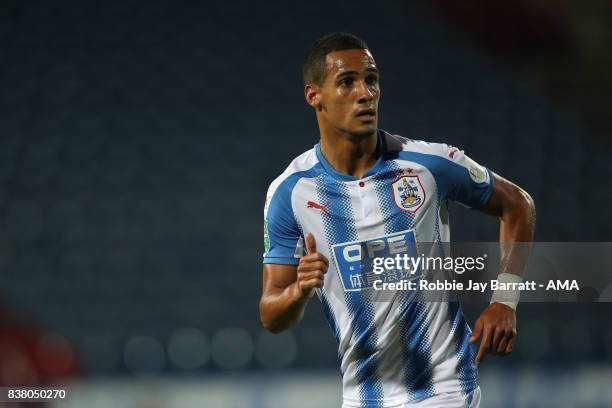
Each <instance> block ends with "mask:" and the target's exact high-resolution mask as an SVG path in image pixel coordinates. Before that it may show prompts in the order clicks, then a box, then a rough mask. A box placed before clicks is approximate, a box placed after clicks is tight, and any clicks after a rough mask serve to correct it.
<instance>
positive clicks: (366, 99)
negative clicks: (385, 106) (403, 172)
mask: <svg viewBox="0 0 612 408" xmlns="http://www.w3.org/2000/svg"><path fill="white" fill-rule="evenodd" d="M325 62H326V71H325V72H326V75H325V80H324V82H323V84H322V86H320V87H318V92H317V93H318V96H317V98H318V99H317V101H318V103H319V112H320V116H321V119H323V120H325V121H327V122H328V124H330V125H331V126H333V127H335V128H336V129H338V130H340V131H341V132H343V133H348V134H350V135H352V136H355V137H366V136H369V135H371V134H372V133H374V132H375V131H376V129H377V125H378V101H379V99H380V85H379V77H378V69H377V68H376V62H375V61H374V57H372V54H370V51H368V50H343V51H334V52H331V53H329V54H327V56H326V61H325Z"/></svg>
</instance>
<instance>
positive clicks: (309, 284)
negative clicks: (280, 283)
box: [295, 233, 329, 299]
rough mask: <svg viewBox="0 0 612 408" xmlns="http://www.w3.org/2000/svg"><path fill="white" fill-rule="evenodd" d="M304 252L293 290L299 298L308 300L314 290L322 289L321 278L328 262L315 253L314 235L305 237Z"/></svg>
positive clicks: (325, 271)
mask: <svg viewBox="0 0 612 408" xmlns="http://www.w3.org/2000/svg"><path fill="white" fill-rule="evenodd" d="M306 250H307V251H308V255H306V256H303V257H302V258H300V264H299V265H298V268H297V281H296V285H295V288H296V290H297V296H298V297H299V298H306V299H308V298H310V297H312V295H314V291H315V288H322V287H323V278H324V275H325V274H326V273H327V267H328V265H329V262H328V261H327V258H326V257H325V256H323V255H322V254H321V253H319V252H317V243H316V242H315V238H314V235H312V234H311V233H308V234H307V235H306Z"/></svg>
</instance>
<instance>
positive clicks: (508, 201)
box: [480, 172, 521, 216]
mask: <svg viewBox="0 0 612 408" xmlns="http://www.w3.org/2000/svg"><path fill="white" fill-rule="evenodd" d="M491 173H492V174H493V180H494V182H493V191H491V196H490V197H489V199H488V200H487V202H486V203H485V204H484V205H483V206H482V207H480V211H482V212H484V213H486V214H491V215H495V216H500V215H501V214H502V212H503V211H504V208H508V207H512V206H513V205H514V202H515V201H516V196H517V194H519V192H520V191H521V189H520V187H518V186H517V185H516V184H514V183H512V182H510V181H508V180H506V179H505V178H503V177H501V176H500V175H498V174H495V173H493V172H491Z"/></svg>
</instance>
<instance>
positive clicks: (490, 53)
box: [0, 0, 612, 408]
mask: <svg viewBox="0 0 612 408" xmlns="http://www.w3.org/2000/svg"><path fill="white" fill-rule="evenodd" d="M336 30H345V31H350V32H354V33H355V34H357V35H359V36H361V37H363V38H364V39H365V40H366V42H368V44H369V45H370V47H371V49H372V51H373V54H374V56H375V58H376V60H377V62H378V64H379V67H380V69H381V71H382V86H383V97H382V108H381V110H382V113H381V126H382V127H383V128H385V129H387V130H389V131H391V132H393V133H398V134H401V135H404V136H408V137H412V138H416V139H425V140H430V141H445V142H448V143H450V144H453V145H457V146H460V147H461V148H464V149H465V150H466V151H467V152H468V153H469V154H470V155H471V156H472V157H473V158H475V159H476V160H477V161H479V162H481V163H483V164H485V165H487V166H488V167H490V168H491V169H493V170H494V171H496V172H498V173H500V174H503V175H504V176H506V177H507V178H509V179H511V180H513V181H515V182H517V183H518V184H520V185H522V186H524V187H525V188H526V189H527V190H528V191H529V192H530V193H532V195H533V197H534V199H535V201H536V204H537V207H538V228H537V239H538V240H540V241H609V240H610V236H611V235H610V234H611V232H612V213H611V212H610V211H609V208H608V205H609V203H610V201H611V199H612V193H611V191H612V190H611V189H610V180H611V179H612V166H610V158H611V157H612V110H611V109H610V108H611V106H612V74H611V73H612V54H611V53H610V50H611V49H612V6H611V5H610V3H609V2H608V1H605V0H599V1H595V0H588V1H584V2H571V1H569V0H564V1H554V2H553V1H542V0H540V1H527V0H520V1H519V0H516V1H513V2H503V4H502V3H499V2H487V1H484V0H482V1H479V0H469V1H462V2H453V1H445V0H436V1H432V2H426V1H405V2H390V1H380V2H365V1H362V0H358V1H353V2H350V3H344V4H335V3H327V2H324V1H320V0H315V1H309V2H303V3H299V5H298V4H290V3H289V2H275V1H268V2H246V1H241V0H228V1H215V2H204V3H198V2H170V1H160V0H152V1H149V2H138V1H129V0H128V1H122V2H114V1H109V2H94V1H66V2H61V5H60V4H59V3H55V2H45V1H30V2H19V1H4V2H3V3H2V6H1V7H0V61H1V63H0V89H1V91H0V225H1V233H0V268H1V269H0V305H1V308H0V385H3V386H8V385H21V386H24V385H32V386H35V385H44V384H51V383H53V382H55V381H68V384H70V385H69V395H70V400H69V401H67V402H65V403H55V404H49V406H57V407H194V406H204V407H213V408H230V407H231V408H241V407H254V408H268V407H270V408H273V407H281V406H282V407H296V408H299V407H313V408H314V407H333V406H339V402H340V377H339V372H338V368H337V361H336V345H335V342H334V340H333V337H332V336H331V334H330V332H329V330H328V328H327V326H326V324H325V322H324V319H323V317H322V313H321V311H320V308H319V304H318V302H313V303H312V304H311V305H310V307H309V308H308V310H307V315H306V317H305V319H304V321H303V322H302V324H301V325H299V326H298V327H296V328H295V329H293V330H291V331H289V332H287V333H284V334H282V335H279V336H273V335H271V334H267V333H265V332H264V331H263V329H262V328H261V327H260V324H259V321H258V309H257V303H258V300H259V295H260V286H261V266H260V264H261V253H262V245H263V243H262V240H263V239H262V210H263V201H264V198H265V197H264V196H265V190H266V188H267V185H268V184H269V182H270V181H271V180H272V179H273V178H275V177H276V176H277V175H278V174H279V173H280V172H281V171H282V170H283V169H284V167H285V166H286V165H287V164H288V163H289V161H290V160H291V159H292V158H293V157H294V156H296V155H297V154H299V153H301V152H302V151H304V150H306V149H308V148H310V147H311V146H312V145H313V144H315V143H316V142H317V139H318V133H317V128H316V123H315V120H314V115H313V114H312V113H311V112H310V110H309V109H308V108H307V106H306V105H305V103H304V102H303V96H302V83H301V74H300V72H301V71H300V70H301V63H302V57H303V53H304V51H305V49H306V47H307V46H308V45H309V44H310V43H311V42H312V40H313V39H314V38H316V37H317V36H319V35H321V34H323V33H326V32H329V31H336ZM452 222H453V234H454V238H455V239H457V240H474V241H476V240H481V241H487V240H488V241H491V240H495V239H496V237H497V235H496V234H497V222H496V220H494V219H483V218H482V217H480V216H479V215H478V214H474V213H471V212H469V211H467V210H464V209H461V208H458V207H457V208H455V209H454V218H453V219H452ZM480 308H481V306H479V305H470V306H469V307H468V308H467V313H468V316H470V319H471V321H472V322H473V319H474V317H475V316H476V313H477V312H478V311H479V310H480ZM518 318H519V329H518V331H519V341H518V345H517V347H516V348H515V352H514V355H512V356H511V357H509V358H506V359H503V360H500V359H496V358H489V359H488V360H487V361H486V363H485V364H484V365H483V366H482V369H481V377H482V383H483V387H482V388H483V407H544V406H556V407H562V406H563V407H607V406H612V389H611V387H610V385H612V369H611V362H612V328H611V327H610V324H609V323H610V319H611V318H612V307H611V306H610V304H591V305H585V304H583V305H576V304H522V305H520V306H519V311H518ZM28 406H31V405H28Z"/></svg>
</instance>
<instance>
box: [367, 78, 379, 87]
mask: <svg viewBox="0 0 612 408" xmlns="http://www.w3.org/2000/svg"><path fill="white" fill-rule="evenodd" d="M366 82H367V83H368V84H370V85H374V84H376V83H378V78H377V77H375V76H369V77H367V78H366Z"/></svg>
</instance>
